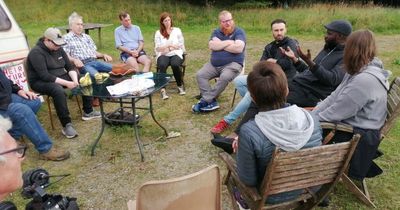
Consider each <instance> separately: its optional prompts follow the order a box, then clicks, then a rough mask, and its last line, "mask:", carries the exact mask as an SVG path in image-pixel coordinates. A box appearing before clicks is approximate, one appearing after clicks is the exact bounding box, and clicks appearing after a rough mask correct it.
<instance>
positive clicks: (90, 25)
mask: <svg viewBox="0 0 400 210" xmlns="http://www.w3.org/2000/svg"><path fill="white" fill-rule="evenodd" d="M107 26H112V24H108V23H84V24H83V29H84V30H86V29H88V30H90V29H97V28H103V27H107ZM57 28H58V29H60V30H70V28H69V25H66V26H59V27H57Z"/></svg>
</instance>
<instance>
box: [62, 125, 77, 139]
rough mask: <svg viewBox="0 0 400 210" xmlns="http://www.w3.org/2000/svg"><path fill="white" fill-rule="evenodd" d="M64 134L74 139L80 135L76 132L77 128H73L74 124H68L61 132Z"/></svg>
mask: <svg viewBox="0 0 400 210" xmlns="http://www.w3.org/2000/svg"><path fill="white" fill-rule="evenodd" d="M61 132H62V134H64V136H65V137H67V138H69V139H72V138H75V137H77V136H78V133H77V132H76V130H75V128H74V127H72V123H68V124H66V125H65V127H64V128H63V129H62V130H61Z"/></svg>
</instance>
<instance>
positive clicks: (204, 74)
mask: <svg viewBox="0 0 400 210" xmlns="http://www.w3.org/2000/svg"><path fill="white" fill-rule="evenodd" d="M218 17H219V23H220V28H217V29H215V30H214V32H213V33H212V35H211V38H210V41H209V42H208V47H209V49H210V50H211V58H210V62H208V63H206V64H204V66H203V67H202V68H201V69H200V70H199V71H198V72H197V74H196V79H197V84H198V86H199V89H200V93H201V96H202V97H201V99H200V101H199V102H198V103H197V104H195V105H193V106H192V111H193V112H195V113H199V112H209V111H213V110H216V109H218V108H219V105H218V102H217V100H216V99H217V98H218V96H219V94H221V93H222V91H224V89H225V88H226V86H227V85H228V84H229V82H230V81H232V80H233V79H234V78H235V77H236V76H238V75H239V74H240V72H241V70H242V68H243V62H244V56H245V55H244V51H245V46H246V34H245V33H244V31H243V29H241V28H239V27H236V26H235V22H234V21H233V18H232V14H231V13H230V12H228V11H226V10H224V11H222V12H220V13H219V16H218ZM216 77H219V79H218V81H217V83H216V84H215V86H214V87H211V86H210V84H209V83H208V81H209V80H211V79H213V78H216Z"/></svg>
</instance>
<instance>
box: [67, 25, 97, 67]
mask: <svg viewBox="0 0 400 210" xmlns="http://www.w3.org/2000/svg"><path fill="white" fill-rule="evenodd" d="M64 40H65V42H66V43H67V44H66V45H64V46H63V48H64V51H65V52H66V53H67V54H69V55H70V56H71V57H73V58H78V59H79V60H81V61H83V60H86V59H90V58H96V57H97V56H96V50H97V48H96V44H95V43H94V42H93V40H92V38H90V36H89V35H87V34H84V33H82V34H81V35H77V34H75V33H73V32H72V31H71V32H69V33H68V34H66V35H65V36H64Z"/></svg>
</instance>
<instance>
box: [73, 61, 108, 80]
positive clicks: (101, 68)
mask: <svg viewBox="0 0 400 210" xmlns="http://www.w3.org/2000/svg"><path fill="white" fill-rule="evenodd" d="M111 70H112V65H111V64H110V63H106V62H102V61H90V62H87V63H85V65H84V66H83V68H82V70H81V73H82V74H86V73H87V72H89V74H90V76H92V77H94V75H95V74H96V73H99V72H107V73H108V72H110V71H111Z"/></svg>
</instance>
